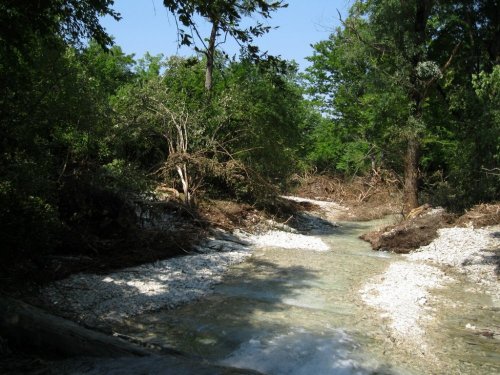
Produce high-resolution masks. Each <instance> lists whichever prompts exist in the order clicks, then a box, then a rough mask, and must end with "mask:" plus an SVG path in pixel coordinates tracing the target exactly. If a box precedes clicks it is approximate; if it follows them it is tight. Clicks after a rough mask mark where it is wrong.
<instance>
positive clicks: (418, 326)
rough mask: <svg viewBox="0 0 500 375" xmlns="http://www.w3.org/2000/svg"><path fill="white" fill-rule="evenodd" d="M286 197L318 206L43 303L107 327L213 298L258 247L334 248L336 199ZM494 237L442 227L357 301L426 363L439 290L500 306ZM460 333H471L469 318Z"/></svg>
mask: <svg viewBox="0 0 500 375" xmlns="http://www.w3.org/2000/svg"><path fill="white" fill-rule="evenodd" d="M288 199H293V200H296V201H298V202H307V203H310V204H313V205H315V207H316V208H315V209H314V210H311V211H309V212H304V213H301V214H300V215H299V216H298V217H297V218H295V219H294V220H293V222H292V221H290V222H289V223H288V222H285V223H276V222H273V221H267V222H265V223H264V225H263V226H261V227H259V228H258V230H257V231H256V232H254V233H247V232H243V231H241V230H236V231H234V232H232V233H230V232H228V231H223V230H214V231H212V235H211V236H210V237H209V238H207V239H205V240H204V241H203V242H201V243H200V244H199V245H198V246H197V247H195V248H194V249H193V252H192V253H191V254H189V255H186V256H183V257H178V258H172V259H168V260H164V261H159V262H155V263H151V264H146V265H142V266H139V267H133V268H128V269H124V270H121V271H118V272H114V273H110V274H107V275H96V274H79V275H74V276H72V277H70V278H68V279H65V280H62V281H58V282H55V283H53V284H51V285H50V286H49V287H47V288H45V289H44V290H43V296H44V298H45V301H47V303H49V304H51V305H52V306H54V307H55V308H56V309H57V310H59V311H60V312H62V313H63V314H64V315H65V316H68V317H71V318H72V319H76V320H78V321H80V322H82V323H84V324H86V325H89V326H94V327H96V326H97V327H99V326H103V327H106V326H108V327H109V326H113V325H114V324H117V323H120V322H122V321H123V320H125V319H127V318H129V317H132V316H134V315H140V314H143V313H145V312H150V311H155V310H160V309H170V308H173V307H176V306H179V305H181V304H185V303H187V302H190V301H194V300H197V299H200V298H202V297H205V296H207V295H209V294H211V293H212V291H213V289H214V287H215V285H216V284H218V283H220V282H221V281H222V280H223V278H224V275H225V274H226V272H227V270H228V269H229V267H231V266H232V265H235V264H237V263H241V262H243V261H245V260H246V259H248V258H249V257H251V256H252V252H253V251H255V250H258V249H264V248H280V249H284V250H285V251H286V250H287V249H295V250H291V251H296V250H297V249H302V250H306V251H311V252H314V253H317V252H324V251H335V250H332V247H331V243H330V244H327V243H325V242H324V241H323V239H324V238H325V237H324V236H323V235H324V234H327V233H332V229H333V228H334V227H335V226H336V224H335V223H334V222H332V220H333V219H334V218H335V217H336V215H338V214H343V215H344V216H345V213H346V211H348V210H347V208H345V207H341V206H338V205H337V204H335V203H333V202H321V201H314V200H310V199H307V200H305V199H302V198H295V197H288ZM340 230H342V228H340ZM499 233H500V226H498V225H497V226H489V227H485V228H482V229H474V228H473V227H471V226H469V227H464V228H457V227H450V228H443V229H440V230H439V231H438V237H437V238H436V239H435V240H434V241H432V242H431V243H430V244H429V245H427V246H422V247H420V248H418V249H416V250H415V251H413V252H411V253H410V254H407V255H394V257H395V258H394V259H393V260H391V261H390V262H388V267H387V269H386V270H385V271H384V272H383V273H381V274H379V275H376V276H374V277H370V278H369V279H368V280H366V281H365V282H364V284H363V285H362V286H361V288H360V289H359V295H360V297H361V300H362V301H363V303H364V304H366V306H369V307H371V308H373V311H374V312H373V314H372V315H371V317H373V319H376V316H377V315H378V316H379V317H380V319H381V320H382V321H384V322H387V327H388V328H389V332H388V337H389V338H390V340H391V341H392V342H393V343H394V345H395V346H399V345H401V346H405V347H411V348H416V350H417V353H418V354H420V355H423V356H425V357H426V358H427V360H430V359H429V358H431V354H432V349H431V348H430V347H429V345H428V343H429V337H428V329H429V327H430V326H432V322H433V320H434V319H436V314H437V311H436V309H437V306H439V304H438V303H437V302H436V301H437V300H438V299H439V298H440V297H439V293H440V292H439V291H440V290H444V289H446V288H449V287H450V286H452V285H454V284H457V285H458V284H460V283H461V282H462V281H463V278H466V279H467V280H469V282H470V285H472V286H473V287H472V289H473V293H476V294H480V295H485V296H487V297H488V298H490V301H491V303H490V305H491V306H492V307H491V309H492V311H497V310H498V308H500V286H499V282H498V274H499V255H500V254H499V252H500V235H499ZM311 255H313V254H311ZM461 328H463V329H464V330H470V331H474V330H476V326H475V324H474V322H473V321H471V322H470V324H469V323H467V324H463V327H461ZM485 332H487V334H488V335H489V336H488V337H489V338H490V339H492V340H498V339H499V338H500V335H499V333H500V332H498V330H496V328H495V327H489V328H488V329H487V331H485ZM412 353H413V351H412Z"/></svg>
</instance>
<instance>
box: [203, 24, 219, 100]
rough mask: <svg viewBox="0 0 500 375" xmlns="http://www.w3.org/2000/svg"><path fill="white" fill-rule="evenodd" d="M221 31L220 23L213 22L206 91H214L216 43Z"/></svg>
mask: <svg viewBox="0 0 500 375" xmlns="http://www.w3.org/2000/svg"><path fill="white" fill-rule="evenodd" d="M218 29H219V22H218V21H216V20H214V21H212V31H211V32H210V39H209V40H208V48H207V52H206V56H207V66H206V71H205V90H207V91H208V92H210V91H212V86H213V84H212V79H213V72H214V58H215V41H216V39H217V30H218Z"/></svg>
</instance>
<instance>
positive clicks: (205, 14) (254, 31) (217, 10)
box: [163, 0, 288, 91]
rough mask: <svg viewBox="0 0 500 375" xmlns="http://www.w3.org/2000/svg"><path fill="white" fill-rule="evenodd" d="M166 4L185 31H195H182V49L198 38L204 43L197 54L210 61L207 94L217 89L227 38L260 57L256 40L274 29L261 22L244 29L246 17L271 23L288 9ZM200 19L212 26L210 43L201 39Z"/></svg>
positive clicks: (200, 0)
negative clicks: (218, 58)
mask: <svg viewBox="0 0 500 375" xmlns="http://www.w3.org/2000/svg"><path fill="white" fill-rule="evenodd" d="M163 3H164V4H165V6H166V7H167V9H168V10H169V11H170V12H172V13H173V14H174V15H175V16H176V17H177V18H178V19H179V21H180V22H181V23H182V25H183V26H184V27H186V28H188V29H189V30H191V31H187V30H184V29H179V34H180V39H179V43H180V45H187V46H191V45H192V44H194V39H196V38H198V39H199V41H200V42H201V43H202V46H203V48H201V49H200V48H198V47H195V50H196V51H197V52H201V53H203V54H204V55H205V57H206V74H205V89H206V90H207V91H210V90H211V89H212V85H213V83H212V77H213V69H214V62H215V53H216V49H217V47H218V46H219V45H220V44H221V43H224V42H225V40H226V38H227V36H230V37H232V38H234V40H236V42H237V43H239V44H240V46H241V47H242V48H243V47H244V48H246V49H247V50H248V51H249V52H250V54H251V55H252V56H253V57H254V58H258V57H259V49H258V48H257V47H256V46H254V45H253V44H252V43H253V39H254V38H255V37H259V36H261V35H263V34H266V33H267V32H269V31H270V29H271V27H270V26H266V25H264V24H262V23H260V22H257V24H256V25H254V26H249V27H245V26H244V25H242V20H243V17H245V16H251V15H254V14H257V15H259V16H261V17H263V18H265V19H267V18H270V17H271V13H272V12H274V11H276V10H278V9H280V8H284V7H287V6H288V5H287V4H284V3H283V1H281V0H280V1H272V2H268V1H266V0H229V1H228V0H215V1H206V0H164V1H163ZM196 16H201V17H202V18H203V19H205V20H206V21H207V22H209V23H210V25H211V31H210V36H209V38H208V39H204V38H203V37H202V36H201V35H200V31H199V27H198V25H197V22H196V20H195V18H196ZM222 35H223V36H224V39H223V40H222V41H221V42H220V43H217V38H218V37H220V36H222Z"/></svg>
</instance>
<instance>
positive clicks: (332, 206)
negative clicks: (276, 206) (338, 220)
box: [282, 195, 349, 211]
mask: <svg viewBox="0 0 500 375" xmlns="http://www.w3.org/2000/svg"><path fill="white" fill-rule="evenodd" d="M282 198H285V199H289V200H291V201H295V202H307V203H312V204H315V205H317V206H319V207H320V208H322V209H324V210H328V211H331V210H341V211H348V210H349V208H348V207H345V206H342V205H340V204H338V203H335V202H328V201H321V200H316V199H309V198H302V197H294V196H290V195H283V196H282Z"/></svg>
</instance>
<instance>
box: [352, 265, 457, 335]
mask: <svg viewBox="0 0 500 375" xmlns="http://www.w3.org/2000/svg"><path fill="white" fill-rule="evenodd" d="M451 280H452V279H451V278H449V277H447V276H445V274H444V273H443V271H441V270H440V269H439V268H438V267H434V266H430V265H426V264H419V263H412V262H404V261H401V262H395V263H392V264H391V265H390V266H389V268H388V269H387V270H386V271H385V273H383V274H382V275H379V276H376V277H375V278H373V279H372V280H371V281H370V282H369V283H368V284H365V286H364V287H363V288H362V289H361V291H360V292H361V297H362V299H363V301H364V302H365V303H367V304H368V305H370V306H373V307H376V308H377V309H379V310H381V311H382V314H381V315H382V316H383V317H387V318H389V320H390V324H389V326H390V327H391V329H392V330H393V333H394V335H395V336H397V337H398V338H399V339H407V338H411V339H413V340H415V339H418V338H419V337H420V336H421V335H422V334H423V333H424V332H423V330H422V328H421V327H420V325H419V321H421V320H422V319H428V318H429V317H428V316H426V314H424V310H426V309H427V306H426V305H427V302H428V299H429V290H430V289H431V288H438V287H441V286H443V285H444V284H445V283H446V282H449V281H451Z"/></svg>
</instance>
